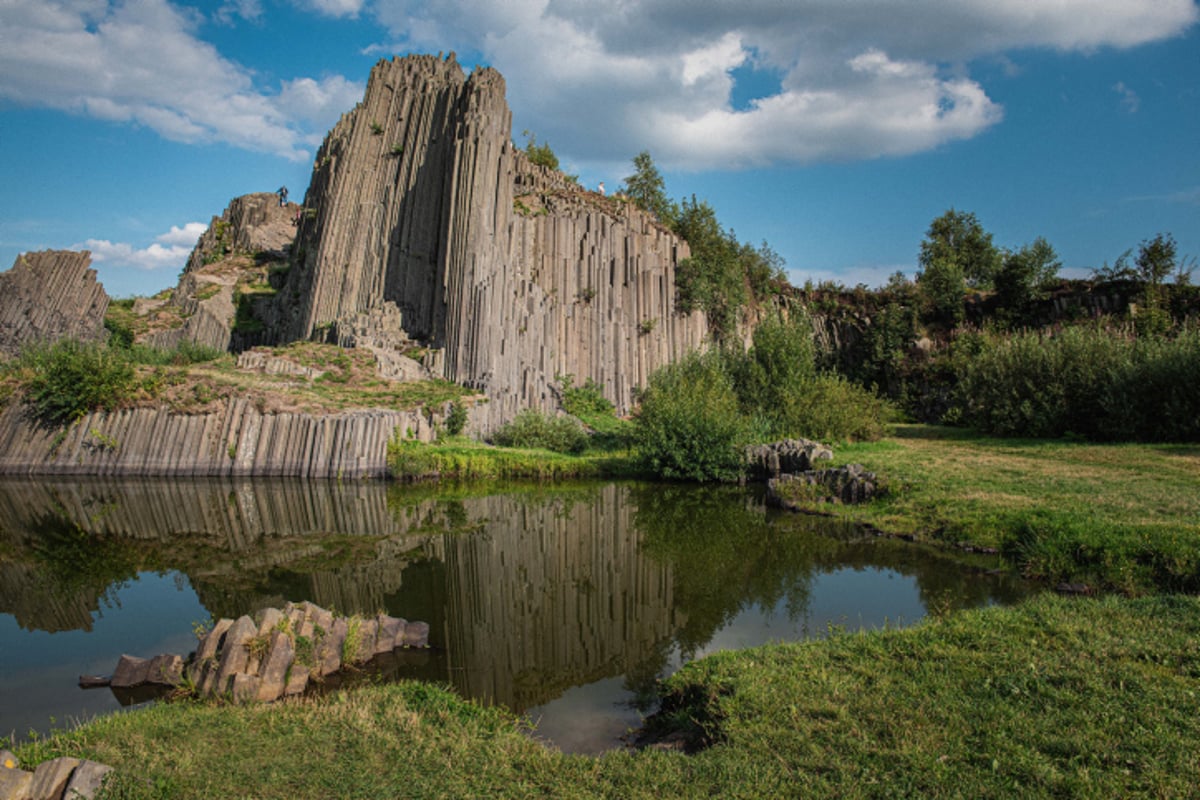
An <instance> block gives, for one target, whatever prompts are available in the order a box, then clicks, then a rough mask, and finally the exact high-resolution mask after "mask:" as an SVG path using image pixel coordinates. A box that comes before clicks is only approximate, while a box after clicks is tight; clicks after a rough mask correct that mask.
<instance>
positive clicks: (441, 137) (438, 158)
mask: <svg viewBox="0 0 1200 800" xmlns="http://www.w3.org/2000/svg"><path fill="white" fill-rule="evenodd" d="M504 91H505V85H504V79H503V78H502V77H501V76H500V74H499V73H498V72H496V71H495V70H492V69H478V70H476V71H475V72H474V73H472V74H471V75H470V76H469V77H467V76H465V75H464V74H463V71H462V69H461V68H460V67H459V65H458V64H457V62H456V61H455V60H454V57H453V54H452V55H451V56H450V57H449V58H446V59H442V58H440V57H432V56H409V57H406V58H396V59H392V60H390V61H381V62H380V63H379V64H377V65H376V66H375V68H374V69H373V70H372V72H371V78H370V81H369V83H368V86H367V91H366V96H365V98H364V99H363V101H362V103H360V104H359V105H358V106H357V107H356V108H355V109H354V110H352V111H350V112H349V113H347V114H345V115H344V116H343V117H342V119H341V120H340V121H339V122H338V123H337V125H336V126H335V127H334V129H333V130H332V131H331V132H330V134H329V135H328V137H327V138H326V140H325V143H324V145H323V146H322V147H321V149H320V151H319V152H318V154H317V159H316V164H315V166H314V169H313V175H312V181H311V184H310V186H309V190H308V193H307V195H306V196H305V200H304V209H303V212H302V214H301V216H300V220H299V232H298V236H297V240H296V244H295V247H294V252H293V255H292V267H291V270H290V272H289V273H288V275H287V278H286V280H285V282H284V284H283V286H282V287H281V290H280V292H279V294H278V295H277V311H276V313H275V314H274V317H275V318H274V319H273V320H271V322H272V323H273V324H274V326H275V335H276V337H277V339H278V340H280V341H289V340H294V339H305V338H310V337H313V336H314V334H315V335H317V336H322V335H324V334H325V333H326V332H328V331H331V330H335V329H336V330H341V329H342V328H344V327H345V326H346V325H347V324H348V322H349V321H350V320H353V319H357V318H361V315H363V314H370V313H372V312H375V311H378V310H382V309H384V308H385V307H386V306H387V304H394V305H395V306H396V308H398V309H399V312H400V315H401V319H402V327H403V331H404V334H405V336H406V337H408V338H411V339H415V340H420V341H421V342H423V343H425V344H426V345H427V346H428V348H430V352H429V353H428V355H427V356H426V360H425V364H426V366H427V367H429V368H431V369H432V370H433V371H434V372H435V373H436V374H439V375H441V376H442V377H445V378H447V379H449V380H452V381H455V382H458V383H461V384H463V385H466V386H469V387H471V388H473V389H476V390H479V391H482V392H484V393H486V394H487V395H488V397H489V398H490V401H491V402H490V403H489V404H488V405H487V406H486V407H485V409H486V414H485V416H486V417H487V419H477V420H475V421H476V422H477V423H478V424H481V425H482V426H483V427H484V428H486V427H489V426H491V425H494V424H496V423H497V422H499V421H502V420H505V419H508V418H511V417H512V416H513V415H514V414H515V413H516V412H517V411H518V410H520V409H522V408H527V407H542V408H547V409H549V408H552V407H553V406H554V405H555V396H554V391H553V386H554V381H555V376H557V375H560V374H572V375H574V376H576V378H577V380H578V381H579V382H581V383H582V382H583V381H584V380H587V379H589V378H590V379H592V380H594V381H595V382H596V383H597V384H598V385H600V386H601V387H603V389H604V391H605V394H606V395H607V396H608V397H609V399H610V400H612V401H613V402H614V403H615V404H616V405H617V408H618V410H620V411H626V410H628V408H629V406H630V404H631V402H632V390H633V388H634V387H635V386H638V385H644V384H645V383H646V379H647V376H648V375H649V374H650V372H652V371H653V370H654V369H656V368H657V367H659V366H661V365H662V364H664V363H666V362H668V361H670V360H672V359H673V358H675V357H678V356H679V355H682V354H683V353H685V352H687V351H689V350H692V349H695V348H697V347H700V346H701V344H702V343H703V340H704V337H705V335H706V333H707V327H706V323H705V321H704V318H703V315H702V314H701V313H700V312H695V313H692V314H681V313H679V312H678V311H677V310H676V307H675V282H674V275H675V267H676V264H677V263H678V262H679V260H681V259H683V258H686V257H687V256H688V249H687V244H686V243H685V242H683V241H682V240H680V239H678V238H677V237H676V236H674V235H673V234H672V233H671V232H670V231H669V230H667V229H666V228H665V227H663V226H662V225H661V224H660V223H659V222H658V221H657V220H656V219H655V218H654V217H653V216H652V215H650V214H647V213H645V212H643V211H641V210H640V209H638V208H636V207H634V206H633V205H632V204H631V203H629V202H626V201H622V200H620V199H616V198H607V197H604V196H602V195H599V194H596V193H592V192H587V191H585V190H583V189H582V188H580V187H579V186H577V185H575V184H574V183H573V182H571V181H570V180H568V179H567V178H566V177H565V176H564V175H562V174H561V173H559V172H557V171H554V170H549V169H545V168H543V167H539V166H537V165H534V164H532V163H531V162H530V161H529V160H528V159H527V158H526V157H525V155H524V153H523V152H521V151H520V150H519V149H518V148H517V147H516V146H514V144H513V142H512V139H511V112H510V111H509V109H508V105H507V102H506V101H505V96H504ZM375 344H376V346H380V345H382V344H384V342H380V341H376V342H375Z"/></svg>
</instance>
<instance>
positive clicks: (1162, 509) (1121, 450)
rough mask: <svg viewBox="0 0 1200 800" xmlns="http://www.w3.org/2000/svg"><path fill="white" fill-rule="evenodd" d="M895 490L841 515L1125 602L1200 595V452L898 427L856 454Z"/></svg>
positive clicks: (846, 453)
mask: <svg viewBox="0 0 1200 800" xmlns="http://www.w3.org/2000/svg"><path fill="white" fill-rule="evenodd" d="M835 455H836V463H851V462H858V463H861V464H863V465H864V466H865V467H866V468H867V469H869V470H873V471H875V472H877V473H879V474H880V475H881V476H882V477H883V478H884V479H885V480H886V481H887V482H888V484H889V486H890V487H891V489H892V491H891V492H890V494H889V496H888V497H887V498H886V499H884V500H881V501H877V502H875V503H872V504H869V505H863V506H842V507H835V508H834V509H832V510H833V512H834V513H836V514H838V515H839V516H842V517H845V518H848V519H852V520H854V521H857V522H864V523H868V524H870V525H873V526H875V527H877V528H879V529H882V530H884V531H887V532H889V533H895V534H900V535H910V536H914V537H916V538H918V539H923V540H933V541H941V542H951V543H970V544H973V545H978V546H983V547H995V548H997V549H999V550H1001V551H1002V552H1003V553H1004V554H1005V555H1006V556H1008V557H1009V558H1010V559H1011V560H1013V561H1014V562H1015V563H1016V564H1018V565H1019V566H1020V567H1021V569H1022V570H1023V571H1024V572H1025V573H1026V574H1027V575H1029V576H1030V577H1035V578H1041V579H1048V580H1054V581H1059V580H1070V581H1082V582H1086V583H1090V584H1091V585H1092V586H1093V587H1100V588H1107V589H1117V590H1120V591H1124V592H1127V593H1139V592H1144V591H1147V590H1154V589H1158V590H1168V591H1189V592H1196V591H1200V447H1197V446H1194V445H1145V444H1118V445H1102V444H1088V443H1081V442H1076V441H1065V440H1021V439H997V438H992V437H986V436H980V435H977V434H972V433H969V432H966V431H962V430H958V429H952V428H938V427H932V426H922V425H903V426H897V427H896V428H895V430H894V432H893V435H892V436H891V437H890V438H888V439H885V440H883V441H881V442H874V443H863V444H855V445H848V446H846V447H843V448H839V449H838V450H837V451H836V452H835Z"/></svg>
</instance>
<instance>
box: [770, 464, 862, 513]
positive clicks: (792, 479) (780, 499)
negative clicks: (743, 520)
mask: <svg viewBox="0 0 1200 800" xmlns="http://www.w3.org/2000/svg"><path fill="white" fill-rule="evenodd" d="M879 493H880V488H879V483H878V481H877V479H876V477H875V473H874V472H867V471H866V470H864V469H863V466H862V464H847V465H846V466H844V467H838V468H837V469H821V470H808V471H805V472H801V473H797V474H785V475H780V476H779V477H777V478H772V479H771V480H769V481H767V502H768V503H769V504H771V505H773V506H777V507H779V508H786V509H789V510H791V511H803V510H805V509H807V508H810V507H811V506H812V505H813V504H814V503H865V502H867V501H868V500H871V499H873V498H874V497H876V496H877V495H878V494H879Z"/></svg>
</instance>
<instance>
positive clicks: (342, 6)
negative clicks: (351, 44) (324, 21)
mask: <svg viewBox="0 0 1200 800" xmlns="http://www.w3.org/2000/svg"><path fill="white" fill-rule="evenodd" d="M298 2H299V4H300V5H301V6H302V7H304V8H307V9H310V10H312V11H316V12H317V13H318V14H324V15H325V16H327V17H357V16H358V13H359V12H360V11H362V9H363V3H364V0H298Z"/></svg>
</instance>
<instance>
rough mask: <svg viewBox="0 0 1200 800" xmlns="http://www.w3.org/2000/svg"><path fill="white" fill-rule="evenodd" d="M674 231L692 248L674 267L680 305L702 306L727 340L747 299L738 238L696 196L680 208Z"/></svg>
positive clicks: (688, 308)
mask: <svg viewBox="0 0 1200 800" xmlns="http://www.w3.org/2000/svg"><path fill="white" fill-rule="evenodd" d="M675 232H676V233H677V234H679V236H680V237H682V238H683V239H684V240H686V241H687V243H688V246H689V247H690V248H691V257H690V258H686V259H684V260H683V261H681V262H679V265H678V266H677V267H676V269H675V288H676V291H677V293H678V300H677V305H678V308H679V310H680V311H683V312H685V313H689V312H691V311H694V310H696V309H702V310H703V311H704V313H705V316H706V317H707V318H708V325H709V328H711V329H712V332H713V336H714V338H716V339H717V340H722V339H725V338H727V337H729V336H730V335H731V334H732V333H733V332H734V331H735V330H736V327H737V321H738V314H739V313H740V311H741V309H742V307H743V306H744V305H745V304H746V301H747V299H748V297H747V292H746V278H745V273H744V272H743V269H742V263H741V260H740V254H741V248H740V247H739V246H738V243H737V239H735V238H734V237H733V235H732V234H731V233H727V232H726V231H725V229H724V228H722V227H721V223H720V222H718V221H717V212H716V211H715V210H714V209H713V207H712V206H710V205H709V204H708V203H707V202H705V201H701V200H697V199H696V197H695V196H694V195H693V196H692V198H691V200H690V201H689V200H685V201H684V202H683V205H682V206H681V207H680V211H679V216H678V218H677V219H676V221H675Z"/></svg>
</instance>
